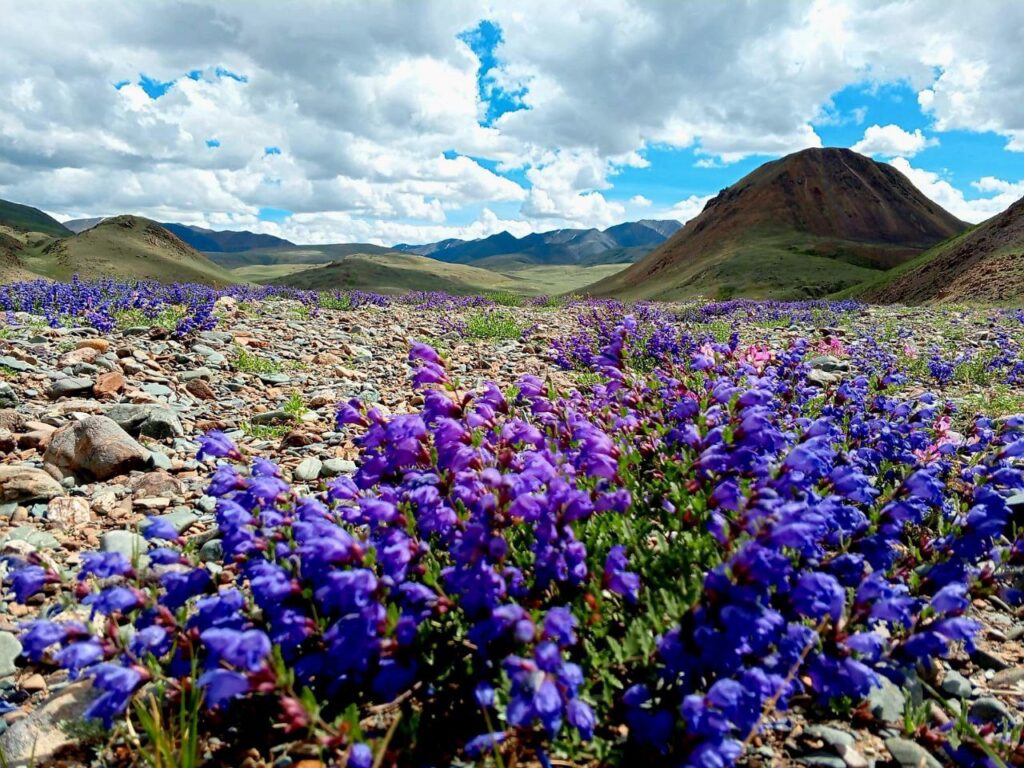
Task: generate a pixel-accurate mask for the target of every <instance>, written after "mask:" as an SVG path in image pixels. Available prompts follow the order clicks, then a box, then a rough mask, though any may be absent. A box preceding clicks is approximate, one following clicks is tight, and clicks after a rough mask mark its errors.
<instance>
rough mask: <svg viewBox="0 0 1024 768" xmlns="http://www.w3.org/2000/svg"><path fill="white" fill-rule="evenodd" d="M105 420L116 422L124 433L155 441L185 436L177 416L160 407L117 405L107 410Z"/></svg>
mask: <svg viewBox="0 0 1024 768" xmlns="http://www.w3.org/2000/svg"><path fill="white" fill-rule="evenodd" d="M107 418H109V419H112V420H113V421H115V422H117V425H118V426H119V427H121V429H123V430H125V431H126V432H129V433H131V434H133V435H146V436H147V437H152V438H155V439H157V440H163V439H164V438H168V437H182V436H184V434H185V430H184V429H182V426H181V419H179V418H178V414H176V413H175V412H174V411H172V410H171V409H170V408H167V407H165V406H162V405H131V404H129V403H119V404H118V405H115V406H113V407H112V408H109V409H108V410H107Z"/></svg>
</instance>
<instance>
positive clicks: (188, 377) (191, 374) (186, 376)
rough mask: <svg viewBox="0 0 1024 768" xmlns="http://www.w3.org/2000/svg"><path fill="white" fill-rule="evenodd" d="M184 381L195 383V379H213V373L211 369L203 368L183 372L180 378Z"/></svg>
mask: <svg viewBox="0 0 1024 768" xmlns="http://www.w3.org/2000/svg"><path fill="white" fill-rule="evenodd" d="M180 378H181V380H182V381H193V380H195V379H211V378H213V371H212V370H211V369H210V368H206V367H205V366H204V367H201V368H196V369H194V370H191V371H183V372H182V374H181V376H180Z"/></svg>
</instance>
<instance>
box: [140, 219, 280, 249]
mask: <svg viewBox="0 0 1024 768" xmlns="http://www.w3.org/2000/svg"><path fill="white" fill-rule="evenodd" d="M160 226H162V227H163V228H164V229H166V230H167V231H168V232H173V233H174V234H175V235H177V236H178V237H179V238H181V239H182V240H183V241H185V242H186V243H188V244H189V245H191V246H192V247H193V248H195V249H196V250H197V251H203V252H204V253H241V252H242V251H253V250H256V249H257V248H286V247H291V246H294V245H295V243H293V242H291V241H290V240H285V239H284V238H282V237H275V236H274V235H265V234H262V233H260V232H249V231H248V230H231V229H225V230H214V229H203V228H202V227H193V226H189V225H188V224H161V225H160Z"/></svg>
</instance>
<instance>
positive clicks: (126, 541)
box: [100, 531, 149, 560]
mask: <svg viewBox="0 0 1024 768" xmlns="http://www.w3.org/2000/svg"><path fill="white" fill-rule="evenodd" d="M148 550H149V542H148V541H146V539H145V537H144V536H140V535H139V534H137V533H135V532H134V531H107V532H106V533H104V534H103V535H102V536H100V551H102V552H120V553H121V554H122V555H124V556H125V557H127V558H128V559H129V560H131V559H132V558H134V557H135V556H136V555H138V556H140V557H143V558H144V559H147V560H148V558H145V557H144V556H145V553H146V552H147V551H148Z"/></svg>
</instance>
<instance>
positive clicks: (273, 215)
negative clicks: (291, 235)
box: [257, 208, 292, 224]
mask: <svg viewBox="0 0 1024 768" xmlns="http://www.w3.org/2000/svg"><path fill="white" fill-rule="evenodd" d="M291 215H292V212H291V211H289V210H287V209H285V208H260V210H259V213H257V216H259V219H260V221H273V222H275V223H276V224H281V223H282V222H284V221H285V220H287V219H288V218H290V217H291Z"/></svg>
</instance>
